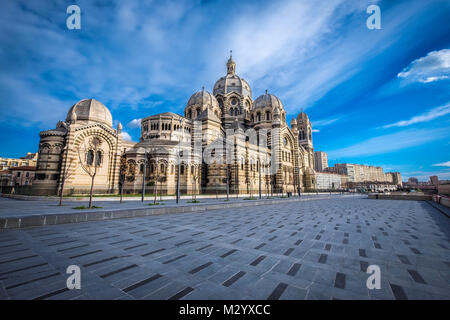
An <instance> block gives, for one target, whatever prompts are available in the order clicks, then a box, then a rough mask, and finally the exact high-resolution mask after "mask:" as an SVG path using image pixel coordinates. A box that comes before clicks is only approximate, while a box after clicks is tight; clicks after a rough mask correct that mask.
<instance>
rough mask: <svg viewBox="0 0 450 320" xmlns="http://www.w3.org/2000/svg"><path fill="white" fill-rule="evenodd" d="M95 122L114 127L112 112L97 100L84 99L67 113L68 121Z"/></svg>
mask: <svg viewBox="0 0 450 320" xmlns="http://www.w3.org/2000/svg"><path fill="white" fill-rule="evenodd" d="M83 120H84V121H93V122H100V123H103V124H106V125H107V126H109V127H112V126H113V119H112V115H111V112H110V111H109V110H108V108H107V107H105V105H104V104H103V103H101V102H99V101H97V100H95V99H83V100H81V101H79V102H77V103H75V104H74V105H73V106H72V108H70V110H69V112H67V117H66V121H67V122H72V121H83Z"/></svg>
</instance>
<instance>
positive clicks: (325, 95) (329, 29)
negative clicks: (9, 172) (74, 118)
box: [0, 0, 450, 180]
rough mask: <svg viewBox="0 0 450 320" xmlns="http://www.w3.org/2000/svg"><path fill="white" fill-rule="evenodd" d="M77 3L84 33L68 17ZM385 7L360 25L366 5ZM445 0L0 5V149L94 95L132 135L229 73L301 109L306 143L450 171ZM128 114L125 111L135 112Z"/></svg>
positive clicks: (394, 165)
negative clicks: (372, 26) (372, 23)
mask: <svg viewBox="0 0 450 320" xmlns="http://www.w3.org/2000/svg"><path fill="white" fill-rule="evenodd" d="M71 4H77V5H78V6H79V7H80V8H81V30H68V29H67V27H66V19H67V17H68V15H67V14H66V8H67V6H69V5H71ZM370 4H377V5H378V6H379V7H380V8H381V29H380V30H369V29H368V28H367V27H366V19H367V18H368V17H369V14H367V13H366V9H367V7H368V6H369V5H370ZM449 19H450V2H449V1H444V0H442V1H439V0H435V1H423V0H422V1H418V0H412V1H411V0H410V1H399V0H395V1H394V0H390V1H375V0H374V1H364V0H355V1H352V0H327V1H309V0H308V1H307V0H305V1H300V0H295V1H273V0H272V1H265V2H263V1H234V0H227V1H180V0H178V1H162V0H158V1H156V0H155V1H145V3H143V1H134V0H127V1H119V0H117V1H102V0H95V1H94V0H90V1H87V0H86V1H80V0H78V1H75V0H71V1H37V0H36V1H25V0H24V1H21V0H3V1H1V2H0V28H1V30H2V32H1V33H0V44H1V45H0V96H1V100H0V101H1V102H0V103H1V106H0V135H1V136H2V137H3V139H1V141H0V155H1V156H8V157H17V156H23V155H24V154H26V152H28V151H32V152H35V151H37V146H38V142H39V134H38V133H39V131H40V130H46V129H50V128H53V127H54V126H55V124H56V122H57V121H58V120H63V119H65V116H66V113H67V110H68V109H69V108H70V107H71V106H72V105H73V104H74V103H75V102H77V101H78V100H80V99H83V98H96V99H97V100H99V101H101V102H102V103H104V104H105V105H106V106H107V107H108V108H109V109H110V110H111V112H112V114H113V118H114V119H115V121H118V120H120V121H121V122H122V123H123V124H124V127H125V128H124V130H125V131H126V133H127V134H128V135H129V136H130V138H132V139H133V140H134V141H137V140H138V138H139V133H140V132H139V128H138V127H137V126H136V125H135V124H136V123H137V122H138V121H137V120H136V119H140V118H142V117H145V116H148V115H151V114H155V113H159V112H165V111H172V112H178V113H182V112H183V109H184V106H185V104H186V102H187V100H188V99H189V97H190V95H191V94H193V93H194V92H195V91H198V90H200V89H201V87H202V86H205V88H206V89H207V90H212V86H213V84H214V82H215V81H216V80H217V79H218V78H219V77H220V76H222V75H224V74H225V72H226V69H225V63H226V60H227V59H228V52H229V50H230V49H232V50H233V57H234V59H235V61H236V63H237V67H236V71H237V73H238V74H239V75H240V76H242V77H243V78H245V79H246V80H247V81H248V82H249V83H250V85H251V87H252V90H253V98H254V99H256V98H257V97H258V96H259V95H260V94H263V93H264V91H265V90H266V89H268V90H269V92H270V93H272V94H275V95H277V96H278V97H279V98H280V99H281V100H282V101H283V104H284V106H285V109H286V111H287V118H288V121H290V118H291V117H293V116H296V115H297V114H298V113H299V112H300V110H301V109H302V108H303V109H304V110H305V111H306V113H307V114H308V115H309V117H310V119H311V121H312V123H313V127H314V130H315V132H314V134H313V140H314V148H315V150H321V151H326V152H328V153H329V162H330V165H333V164H334V163H338V162H349V163H363V164H370V165H379V166H382V167H383V168H384V169H385V171H400V172H401V173H402V175H403V177H404V179H406V178H408V177H411V176H415V177H418V178H419V179H422V180H427V179H428V176H430V175H432V174H437V175H438V176H439V177H440V178H441V179H450V24H449V23H448V21H449ZM133 120H134V121H133Z"/></svg>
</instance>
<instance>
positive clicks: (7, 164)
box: [0, 152, 38, 171]
mask: <svg viewBox="0 0 450 320" xmlns="http://www.w3.org/2000/svg"><path fill="white" fill-rule="evenodd" d="M37 158H38V154H37V153H31V152H28V153H27V155H26V156H25V157H21V158H4V157H0V171H1V170H7V169H9V168H15V167H22V166H36V162H37Z"/></svg>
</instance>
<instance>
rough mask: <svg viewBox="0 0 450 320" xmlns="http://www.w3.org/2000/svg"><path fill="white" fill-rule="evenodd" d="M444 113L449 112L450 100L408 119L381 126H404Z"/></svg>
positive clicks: (440, 115) (432, 118) (434, 117)
mask: <svg viewBox="0 0 450 320" xmlns="http://www.w3.org/2000/svg"><path fill="white" fill-rule="evenodd" d="M446 114H450V102H449V103H447V104H445V105H443V106H439V107H436V108H433V109H431V110H428V111H427V112H425V113H422V114H420V115H417V116H415V117H412V118H411V119H409V120H402V121H398V122H395V123H392V124H388V125H385V126H383V128H384V129H387V128H391V127H406V126H410V125H412V124H416V123H421V122H428V121H431V120H434V119H436V118H439V117H442V116H445V115H446Z"/></svg>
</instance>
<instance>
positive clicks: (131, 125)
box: [127, 118, 142, 129]
mask: <svg viewBox="0 0 450 320" xmlns="http://www.w3.org/2000/svg"><path fill="white" fill-rule="evenodd" d="M141 120H142V119H141V118H139V119H133V120H131V121H130V122H128V123H127V127H129V128H131V129H136V128H140V127H141Z"/></svg>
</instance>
